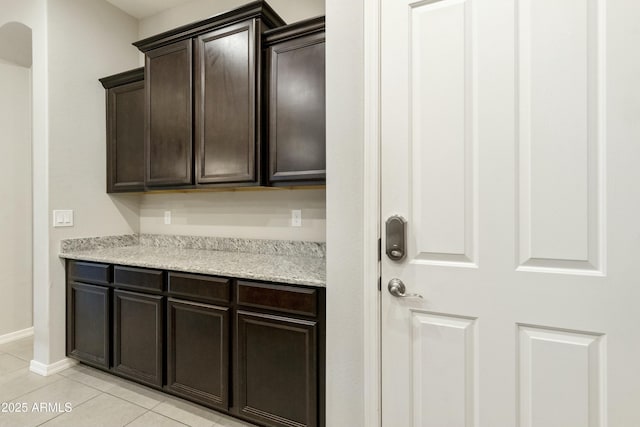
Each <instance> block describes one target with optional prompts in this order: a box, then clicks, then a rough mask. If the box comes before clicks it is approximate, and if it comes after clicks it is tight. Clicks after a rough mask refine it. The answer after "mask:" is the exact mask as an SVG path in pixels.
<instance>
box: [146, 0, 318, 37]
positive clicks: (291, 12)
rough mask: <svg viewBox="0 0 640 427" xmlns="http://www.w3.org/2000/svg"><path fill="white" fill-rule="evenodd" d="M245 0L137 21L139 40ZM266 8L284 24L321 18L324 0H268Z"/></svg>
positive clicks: (200, 3)
mask: <svg viewBox="0 0 640 427" xmlns="http://www.w3.org/2000/svg"><path fill="white" fill-rule="evenodd" d="M246 3H248V1H247V0H216V1H211V0H194V1H191V2H189V3H185V4H183V5H180V6H177V7H174V8H172V9H168V10H166V11H164V12H160V13H158V14H156V15H153V16H150V17H148V18H144V19H142V20H140V33H139V36H140V38H141V39H143V38H145V37H150V36H153V35H155V34H158V33H161V32H163V31H167V30H170V29H172V28H175V27H177V26H180V25H184V24H188V23H190V22H195V21H198V20H200V19H204V18H207V17H209V16H213V15H217V14H219V13H222V12H226V11H228V10H231V9H235V8H236V7H239V6H242V5H244V4H246ZM268 3H269V5H270V6H271V7H272V8H273V10H275V11H276V12H277V13H278V15H280V17H281V18H282V19H284V21H285V22H286V23H288V24H289V23H292V22H296V21H300V20H302V19H306V18H312V17H314V16H320V15H324V0H269V2H268Z"/></svg>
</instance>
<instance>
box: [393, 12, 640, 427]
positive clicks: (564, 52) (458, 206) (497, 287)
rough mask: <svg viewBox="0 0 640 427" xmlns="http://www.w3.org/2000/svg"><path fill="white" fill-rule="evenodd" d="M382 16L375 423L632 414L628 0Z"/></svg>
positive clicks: (634, 95) (638, 35)
mask: <svg viewBox="0 0 640 427" xmlns="http://www.w3.org/2000/svg"><path fill="white" fill-rule="evenodd" d="M381 21H382V22H381V62H382V65H381V82H382V83H381V108H382V130H381V132H382V219H383V222H384V220H385V219H386V218H388V217H390V216H391V215H394V214H399V215H402V216H403V217H404V218H406V219H407V223H408V226H407V248H406V256H405V257H404V259H402V260H401V261H393V260H391V259H389V257H387V256H385V255H384V254H383V257H382V258H383V259H382V347H383V348H382V418H383V426H384V427H404V426H427V427H472V426H473V427H478V426H481V427H514V426H518V427H605V426H609V427H637V426H640V308H639V305H640V273H639V269H638V264H639V263H640V190H639V188H640V60H639V56H640V48H638V46H640V24H638V22H640V2H638V1H636V0H423V1H411V0H382V9H381ZM382 234H383V236H384V230H383V232H382ZM385 246H386V241H385V239H384V237H383V252H384V249H385ZM392 278H398V279H400V280H401V281H403V282H404V284H405V285H406V292H407V293H418V294H421V295H422V296H423V297H424V299H420V298H411V297H408V298H402V297H394V296H392V295H391V294H390V293H389V292H388V291H387V283H388V282H389V281H390V280H391V279H392Z"/></svg>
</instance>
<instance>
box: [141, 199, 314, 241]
mask: <svg viewBox="0 0 640 427" xmlns="http://www.w3.org/2000/svg"><path fill="white" fill-rule="evenodd" d="M291 209H302V227H291V225H290V223H291ZM166 210H170V211H171V215H172V224H171V225H165V224H164V212H165V211H166ZM325 216H326V211H325V191H324V190H262V191H237V192H223V193H184V194H180V193H178V194H148V195H144V196H142V201H141V208H140V230H141V231H142V232H143V233H152V234H181V235H200V236H218V237H240V238H253V239H277V240H308V241H315V242H324V241H325V222H326V221H325Z"/></svg>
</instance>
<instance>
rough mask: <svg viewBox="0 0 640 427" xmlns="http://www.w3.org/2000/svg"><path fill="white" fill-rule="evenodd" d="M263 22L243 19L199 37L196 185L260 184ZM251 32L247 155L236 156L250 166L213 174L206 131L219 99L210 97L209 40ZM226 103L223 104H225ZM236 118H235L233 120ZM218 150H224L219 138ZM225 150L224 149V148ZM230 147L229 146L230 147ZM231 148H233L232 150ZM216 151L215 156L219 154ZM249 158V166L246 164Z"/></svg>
mask: <svg viewBox="0 0 640 427" xmlns="http://www.w3.org/2000/svg"><path fill="white" fill-rule="evenodd" d="M261 26H262V23H261V21H260V20H259V19H250V20H247V21H243V22H239V23H237V24H233V25H230V26H227V27H223V28H220V29H216V30H214V31H211V32H208V33H206V34H202V35H200V36H199V37H198V38H197V39H195V116H196V117H195V122H194V128H195V146H196V148H195V171H196V184H198V185H202V184H205V185H206V184H230V183H235V184H236V185H238V186H242V185H257V184H258V182H259V180H260V162H259V161H258V160H259V159H260V132H258V129H259V128H260V104H259V100H260V98H261V97H260V90H261V85H260V76H261V73H260V68H261V55H260V53H261V30H260V28H261ZM244 32H246V33H247V42H248V45H247V57H246V60H247V61H246V67H247V78H248V81H247V84H248V93H247V95H248V98H247V99H246V102H247V114H248V117H247V119H248V120H247V123H241V124H240V127H246V128H247V134H246V137H247V141H246V143H247V146H246V147H245V148H246V150H247V158H246V159H235V160H236V163H237V164H242V165H243V166H246V169H245V170H246V172H244V173H226V174H221V173H215V172H214V173H209V172H208V171H207V170H206V161H207V156H211V155H212V154H207V152H206V148H207V142H208V141H209V140H208V138H210V137H209V136H208V135H207V134H206V127H207V126H206V125H207V120H212V119H213V117H214V114H212V113H210V112H209V111H208V107H210V106H213V105H215V102H217V100H215V99H210V98H209V97H207V96H206V93H205V92H206V90H207V60H208V59H209V58H207V56H206V45H207V43H211V42H216V41H218V40H221V39H224V38H225V37H231V36H234V35H236V34H240V33H244ZM223 104H224V103H221V105H223ZM232 120H233V119H232ZM213 143H214V144H216V143H218V146H217V148H218V150H221V147H220V144H219V141H213ZM222 149H224V148H222ZM227 149H228V147H227ZM228 151H231V150H230V149H229V150H228ZM215 154H216V153H215V152H214V153H213V155H214V156H215ZM245 161H246V165H245Z"/></svg>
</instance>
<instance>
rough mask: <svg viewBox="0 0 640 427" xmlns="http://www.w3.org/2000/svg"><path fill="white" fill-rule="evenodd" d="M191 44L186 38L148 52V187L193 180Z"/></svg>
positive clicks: (146, 148)
mask: <svg viewBox="0 0 640 427" xmlns="http://www.w3.org/2000/svg"><path fill="white" fill-rule="evenodd" d="M191 43H192V42H191V40H182V41H179V42H176V43H172V44H170V45H167V46H163V47H159V48H157V49H153V50H150V51H148V52H147V53H146V81H147V86H146V88H147V90H146V101H147V105H146V107H147V113H146V129H145V151H146V166H147V167H146V176H145V181H146V185H147V186H148V187H166V186H175V185H189V184H192V183H193V174H192V112H191V110H192V106H191V104H192V98H191V91H192V85H191V75H192V50H191Z"/></svg>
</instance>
